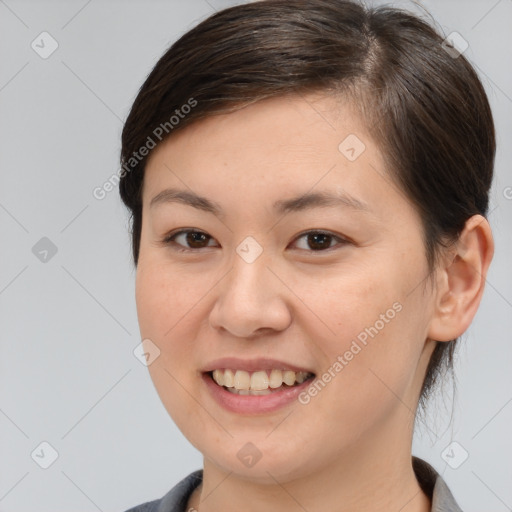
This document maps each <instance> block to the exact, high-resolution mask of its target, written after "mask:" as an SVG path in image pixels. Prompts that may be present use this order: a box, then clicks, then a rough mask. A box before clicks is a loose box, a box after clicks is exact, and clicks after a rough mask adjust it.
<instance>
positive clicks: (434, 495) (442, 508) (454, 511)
mask: <svg viewBox="0 0 512 512" xmlns="http://www.w3.org/2000/svg"><path fill="white" fill-rule="evenodd" d="M412 466H413V469H414V472H415V474H416V478H417V480H418V482H419V484H420V486H421V488H422V489H423V492H424V493H425V494H426V495H427V496H429V498H430V499H431V501H432V509H431V512H462V510H461V508H460V507H459V505H458V504H457V502H456V501H455V498H454V497H453V494H452V493H451V491H450V489H449V488H448V486H447V485H446V482H445V481H444V480H443V478H442V477H441V475H440V474H439V473H438V472H437V471H436V470H435V469H434V468H433V467H432V466H431V465H430V464H429V463H428V462H426V461H424V460H423V459H420V458H418V457H414V456H413V458H412Z"/></svg>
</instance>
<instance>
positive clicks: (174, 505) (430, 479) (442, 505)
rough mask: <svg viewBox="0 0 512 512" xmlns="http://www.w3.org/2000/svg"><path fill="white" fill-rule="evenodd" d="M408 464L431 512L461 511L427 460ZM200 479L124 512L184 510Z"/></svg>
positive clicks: (198, 474)
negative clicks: (429, 501)
mask: <svg viewBox="0 0 512 512" xmlns="http://www.w3.org/2000/svg"><path fill="white" fill-rule="evenodd" d="M412 465H413V468H414V472H415V474H416V478H417V479H418V482H419V484H420V486H421V488H422V489H423V492H425V494H426V495H427V496H429V497H430V499H431V501H432V509H431V512H462V511H461V509H460V508H459V506H458V505H457V502H456V501H455V498H454V497H453V495H452V493H451V492H450V489H448V486H447V485H446V483H445V481H444V480H443V479H442V477H441V476H440V475H439V473H437V471H436V470H435V469H434V468H433V467H432V466H431V465H430V464H429V463H428V462H425V461H424V460H422V459H420V458H418V457H414V456H413V458H412ZM202 481H203V470H202V469H198V470H197V471H194V472H193V473H190V474H189V475H188V476H186V477H185V478H184V479H183V480H181V481H180V482H178V483H177V484H176V485H175V486H174V487H173V488H172V489H171V490H170V491H169V492H168V493H167V494H165V495H164V496H163V497H162V498H160V499H158V500H153V501H148V502H146V503H143V504H141V505H138V506H136V507H133V508H131V509H129V510H127V511H126V512H188V511H187V503H188V499H189V497H190V495H191V494H192V492H193V491H194V489H195V488H196V487H197V486H199V484H200V483H201V482H202Z"/></svg>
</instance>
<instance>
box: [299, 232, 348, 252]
mask: <svg viewBox="0 0 512 512" xmlns="http://www.w3.org/2000/svg"><path fill="white" fill-rule="evenodd" d="M302 238H304V239H305V240H306V247H300V248H301V249H304V250H310V251H313V252H315V251H316V252H320V251H325V250H326V249H331V248H332V247H333V245H332V242H333V241H337V242H339V243H340V244H342V245H343V244H347V243H348V241H347V240H345V239H343V238H341V237H339V236H336V235H334V234H332V233H325V232H323V231H308V232H307V233H303V234H302V235H300V236H299V237H298V238H297V239H296V240H300V239H302Z"/></svg>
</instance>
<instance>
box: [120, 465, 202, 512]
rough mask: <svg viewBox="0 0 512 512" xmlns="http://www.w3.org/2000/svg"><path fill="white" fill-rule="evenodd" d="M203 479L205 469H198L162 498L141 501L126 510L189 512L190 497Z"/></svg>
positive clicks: (137, 511)
mask: <svg viewBox="0 0 512 512" xmlns="http://www.w3.org/2000/svg"><path fill="white" fill-rule="evenodd" d="M202 481H203V470H202V469H198V470H196V471H194V472H193V473H190V474H189V475H188V476H186V477H185V478H184V479H183V480H181V481H179V482H178V483H177V484H176V485H175V486H174V487H173V488H172V489H171V490H170V491H169V492H168V493H167V494H165V495H164V496H162V497H161V498H159V499H156V500H153V501H147V502H146V503H141V504H140V505H137V506H135V507H132V508H130V509H128V510H126V511H125V512H187V511H186V506H187V502H188V499H189V497H190V495H191V494H192V492H193V490H194V489H195V488H196V487H197V486H198V485H199V484H200V483H201V482H202Z"/></svg>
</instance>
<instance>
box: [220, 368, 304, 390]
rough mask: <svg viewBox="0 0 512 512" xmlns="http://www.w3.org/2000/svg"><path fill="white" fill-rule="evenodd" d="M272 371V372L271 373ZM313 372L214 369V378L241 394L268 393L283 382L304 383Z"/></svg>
mask: <svg viewBox="0 0 512 512" xmlns="http://www.w3.org/2000/svg"><path fill="white" fill-rule="evenodd" d="M269 373H270V374H269ZM312 375H313V374H311V373H308V372H297V373H295V372H294V371H291V370H284V371H282V370H277V369H273V370H271V371H270V372H267V370H259V371H256V372H252V374H250V373H249V372H246V371H244V370H230V369H226V370H220V369H217V370H213V375H212V376H213V380H214V381H215V382H216V383H217V384H218V385H219V386H224V387H226V388H228V390H229V391H232V392H234V393H238V394H240V395H248V394H251V395H266V394H268V393H271V392H272V391H271V390H276V389H278V388H280V387H282V385H283V383H284V384H286V385H287V386H293V385H294V384H295V383H298V384H302V383H303V382H304V381H305V380H306V379H307V378H309V377H311V376H312Z"/></svg>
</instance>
